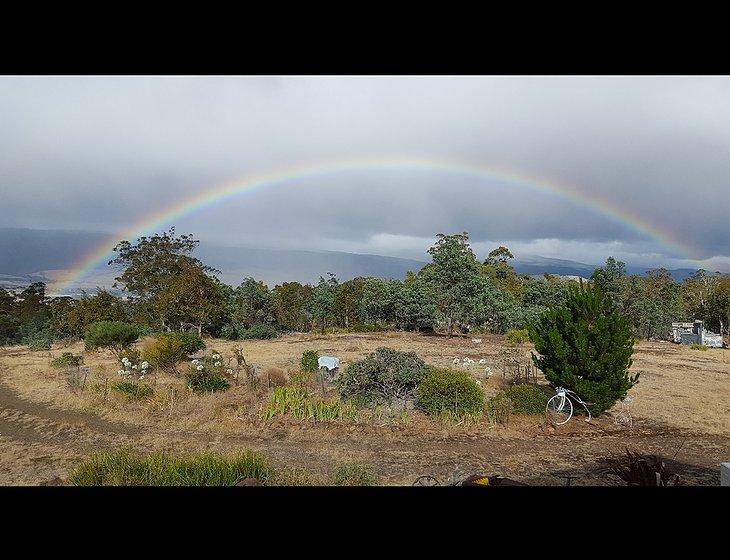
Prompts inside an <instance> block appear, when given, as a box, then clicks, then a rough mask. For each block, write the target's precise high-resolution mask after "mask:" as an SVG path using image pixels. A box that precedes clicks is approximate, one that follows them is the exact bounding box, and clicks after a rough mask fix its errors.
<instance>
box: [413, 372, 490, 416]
mask: <svg viewBox="0 0 730 560" xmlns="http://www.w3.org/2000/svg"><path fill="white" fill-rule="evenodd" d="M416 406H417V407H418V408H419V409H421V410H423V411H424V412H426V413H428V414H431V415H433V416H438V415H439V414H441V413H443V412H445V411H448V412H452V413H454V414H457V415H459V414H479V413H480V412H482V411H483V410H484V393H483V392H482V390H481V388H480V387H479V385H478V384H477V382H476V381H475V380H474V378H473V377H471V376H470V375H469V374H468V373H466V372H465V371H457V370H453V369H447V368H429V372H428V375H426V377H425V378H424V379H423V381H421V384H420V385H419V386H418V389H417V390H416Z"/></svg>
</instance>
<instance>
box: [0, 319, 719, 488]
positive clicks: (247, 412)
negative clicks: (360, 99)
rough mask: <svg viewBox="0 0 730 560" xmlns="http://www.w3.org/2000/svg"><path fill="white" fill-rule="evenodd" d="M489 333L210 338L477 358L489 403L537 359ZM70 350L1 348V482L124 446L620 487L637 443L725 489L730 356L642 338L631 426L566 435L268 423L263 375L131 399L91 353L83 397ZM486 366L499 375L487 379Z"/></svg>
mask: <svg viewBox="0 0 730 560" xmlns="http://www.w3.org/2000/svg"><path fill="white" fill-rule="evenodd" d="M482 339H483V341H482V343H481V344H475V343H473V342H472V341H471V339H470V338H453V339H448V338H445V337H440V336H426V335H419V334H414V333H367V334H340V335H323V336H319V335H316V334H306V335H287V336H283V337H281V338H278V339H274V340H267V341H243V342H230V341H223V340H207V341H206V342H207V345H208V348H209V349H215V350H217V351H218V352H220V353H221V354H222V356H223V360H224V361H227V360H229V359H232V358H233V350H234V348H237V347H242V348H243V349H244V354H245V357H246V360H247V361H248V362H249V363H252V364H255V365H256V366H257V370H258V371H259V372H264V371H266V369H267V368H271V367H276V368H279V369H281V370H283V371H284V372H292V373H293V372H296V371H297V370H298V369H299V360H300V358H301V355H302V352H304V351H305V350H316V351H318V352H319V353H320V355H325V354H331V355H335V356H338V357H340V358H341V360H342V362H343V367H346V365H347V363H349V362H352V361H353V360H356V359H359V358H361V357H363V356H364V355H365V354H366V353H368V352H370V351H373V350H375V349H376V348H377V347H380V346H388V347H391V348H396V349H399V350H408V351H415V352H416V353H417V354H418V355H419V356H420V357H422V358H423V359H424V360H425V361H426V362H427V363H430V364H435V365H442V366H451V365H452V361H453V359H454V358H464V357H469V358H472V359H474V360H475V361H476V362H477V363H475V364H474V365H473V366H471V367H470V368H469V371H470V372H472V374H473V375H474V376H475V377H477V378H478V379H479V380H480V381H481V383H482V387H483V388H484V390H485V393H486V394H487V395H488V396H489V395H492V394H495V393H497V392H498V391H499V390H500V389H501V388H504V387H505V386H506V385H507V384H508V383H509V375H507V376H503V372H502V364H503V359H504V357H505V356H511V357H515V358H517V359H520V360H521V361H522V362H523V363H527V362H528V359H529V354H530V350H531V347H530V345H522V346H518V347H514V346H509V345H508V344H507V343H506V342H505V340H504V338H503V337H499V336H484V337H482ZM143 343H144V341H143V342H142V343H140V344H143ZM64 351H72V352H74V353H77V354H78V353H82V352H83V345H82V344H81V343H78V344H75V345H72V346H69V347H65V348H62V347H56V346H54V348H53V349H52V350H51V351H50V352H31V351H29V350H28V349H27V348H26V347H22V346H16V347H4V348H0V484H3V485H9V484H16V485H17V484H29V485H36V484H63V483H65V482H66V481H67V477H68V472H69V469H70V468H72V467H73V466H74V465H75V464H77V463H78V461H79V460H80V459H81V458H83V457H85V456H86V455H88V453H90V452H92V451H95V450H99V449H107V448H113V447H116V446H119V445H130V446H132V447H134V448H137V449H139V450H140V451H151V450H155V449H169V450H174V451H176V452H181V451H189V452H193V451H201V450H205V449H211V450H218V451H224V452H229V451H235V450H238V449H241V448H251V449H255V450H259V451H262V452H264V453H265V454H266V455H267V456H269V457H270V458H271V460H272V461H273V462H274V463H275V465H278V466H282V467H296V468H302V469H307V470H308V471H309V472H311V473H312V476H313V477H314V479H315V480H317V481H320V482H321V483H326V482H327V481H328V480H329V477H330V476H331V473H332V472H333V470H334V469H335V468H336V466H337V465H338V464H340V463H342V462H345V461H351V460H357V461H362V462H364V463H367V464H369V465H371V466H372V468H373V469H374V470H375V471H376V472H377V473H378V474H379V475H380V477H381V481H382V483H384V484H410V483H411V482H412V481H413V480H414V479H415V478H416V477H417V476H419V475H422V474H431V475H434V476H437V477H439V478H440V479H444V478H446V477H448V476H449V475H450V474H452V473H453V472H455V471H457V470H458V471H460V472H463V473H465V474H469V473H471V472H474V471H480V472H486V473H487V474H501V475H503V476H508V477H511V478H515V479H517V480H521V481H524V482H526V483H529V484H552V485H556V484H557V485H559V484H563V481H562V480H561V479H560V478H559V476H558V475H559V474H560V473H562V472H570V473H574V474H576V475H578V476H579V477H580V478H579V479H578V480H577V481H576V482H577V483H582V484H592V485H593V484H594V485H611V484H618V483H619V482H618V481H617V480H616V479H614V478H613V477H611V476H610V475H606V474H605V473H603V472H601V469H600V465H599V463H598V462H597V459H599V458H600V457H605V456H608V455H610V454H611V453H621V452H622V451H623V449H624V447H625V446H630V447H631V448H633V449H636V450H639V451H642V452H645V453H656V454H660V455H661V456H663V457H665V458H667V459H672V457H674V460H672V461H671V462H670V464H671V465H672V467H673V468H675V469H676V470H677V471H679V472H680V474H681V475H682V477H683V480H684V482H685V483H686V484H704V485H708V484H709V485H712V484H719V463H720V462H721V461H727V460H728V459H730V351H728V350H721V349H711V350H708V351H706V352H701V351H697V350H693V349H690V348H688V347H684V346H678V345H674V344H670V343H661V342H650V343H648V342H642V343H639V344H638V345H637V348H636V351H635V354H634V364H633V366H632V371H640V372H641V378H640V383H639V384H638V385H637V386H636V387H635V388H634V389H632V395H633V396H634V397H635V401H634V403H633V405H632V412H633V417H634V424H633V427H626V426H624V425H620V424H617V423H615V422H614V421H613V419H612V416H611V413H610V412H609V413H607V414H604V415H602V416H601V417H599V418H597V419H595V421H594V422H592V423H591V424H588V423H586V422H583V421H581V420H580V419H573V420H571V421H570V422H569V423H568V424H567V425H565V426H560V427H558V428H553V427H552V426H549V425H548V424H547V423H546V421H545V419H544V418H543V417H541V416H538V417H535V416H529V417H528V416H516V415H513V416H512V417H511V418H510V420H509V422H508V423H507V424H506V425H499V424H498V425H490V424H489V423H488V422H487V421H486V420H484V421H481V422H479V423H462V424H456V425H455V424H446V423H441V422H438V421H436V420H433V419H431V418H428V417H426V416H425V415H423V414H421V413H419V412H417V411H413V410H410V411H408V412H407V413H403V412H401V411H398V412H397V413H395V412H392V411H390V410H388V409H387V408H378V409H376V410H369V411H361V413H359V414H358V417H357V419H356V420H353V421H333V422H327V423H317V424H314V423H312V422H311V421H306V420H297V419H295V418H290V417H282V416H277V417H275V418H273V419H271V420H264V419H263V418H262V414H261V413H262V411H263V409H264V407H265V406H266V403H267V402H268V393H269V388H268V386H267V384H266V379H265V376H262V377H263V379H262V381H263V382H262V383H261V384H260V386H259V387H256V388H251V387H250V386H249V385H248V383H247V382H246V381H245V380H243V379H240V380H239V384H238V385H234V386H233V387H232V388H231V389H229V390H228V391H225V392H223V393H215V394H212V395H211V394H203V395H200V394H191V393H190V392H189V391H188V390H187V389H186V388H185V384H184V380H183V379H181V378H176V377H174V376H170V375H162V374H160V375H153V376H151V378H150V380H149V381H150V383H151V384H152V385H153V387H154V394H153V395H152V397H150V398H148V399H144V400H141V401H129V400H128V399H127V398H125V397H124V396H123V395H119V394H117V393H114V392H109V391H108V390H107V389H108V386H109V384H110V383H113V382H115V381H117V380H118V379H117V377H118V376H117V370H118V366H117V365H116V364H115V361H114V358H113V357H112V355H111V354H109V353H105V352H99V353H88V354H85V356H84V359H85V364H86V365H87V366H89V367H90V368H91V374H90V376H89V378H88V379H87V382H86V385H85V388H84V389H83V390H73V389H72V388H71V387H70V386H69V384H68V383H67V381H66V378H65V374H64V370H63V369H55V368H53V367H51V366H50V360H51V358H52V357H57V356H59V355H60V354H61V353H62V352H64ZM480 359H485V360H487V365H489V366H490V367H491V370H492V372H493V373H492V375H491V377H489V378H488V379H487V378H485V377H484V366H479V365H478V362H479V360H480ZM538 382H544V381H543V380H541V379H538ZM328 394H331V395H332V394H335V391H334V389H332V388H330V389H329V393H328ZM675 454H676V457H675Z"/></svg>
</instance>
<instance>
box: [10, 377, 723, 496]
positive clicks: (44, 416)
mask: <svg viewBox="0 0 730 560" xmlns="http://www.w3.org/2000/svg"><path fill="white" fill-rule="evenodd" d="M333 428H334V429H333ZM148 436H150V437H148ZM151 436H152V434H151V433H148V432H147V431H146V430H145V429H144V428H142V427H139V426H132V425H129V424H123V423H120V422H111V421H108V420H105V419H103V418H101V417H99V416H96V415H94V414H85V413H80V412H73V411H65V410H58V409H54V408H51V407H47V406H45V405H43V404H40V403H37V402H32V401H29V400H26V399H23V398H21V397H20V396H18V395H17V394H16V393H15V392H14V391H13V390H12V389H10V388H8V387H7V386H5V385H3V384H2V383H0V446H2V447H3V448H6V449H5V450H4V451H6V452H7V453H8V454H9V456H6V454H5V452H4V453H3V454H2V455H0V457H4V459H5V460H4V461H0V464H2V468H0V483H3V484H18V483H21V484H39V483H41V484H43V483H46V484H47V483H62V482H63V481H64V480H65V478H66V476H67V470H68V468H69V467H70V466H71V465H73V463H74V462H75V461H78V460H79V459H80V458H81V457H82V456H84V455H85V454H87V453H89V452H91V451H94V450H97V449H102V448H110V447H114V446H116V445H120V444H133V445H134V446H135V447H137V448H139V449H141V450H144V451H149V450H151V449H153V448H155V447H158V446H159V442H161V441H164V447H166V448H168V449H185V450H189V451H192V450H201V449H216V450H220V451H232V450H234V449H240V448H242V447H247V448H252V449H256V450H259V451H263V452H265V453H266V454H267V455H268V456H269V457H271V459H272V460H273V461H274V462H275V463H278V464H285V465H290V466H297V467H306V468H308V469H309V470H311V471H313V472H315V473H319V474H320V475H322V476H326V475H327V473H331V472H332V470H333V469H334V467H335V466H336V464H337V463H339V462H341V461H344V460H353V459H356V460H362V461H366V462H368V463H370V464H372V465H374V467H375V469H376V470H377V471H378V472H379V474H380V475H381V476H382V479H383V481H384V482H385V483H390V484H409V483H410V482H411V481H412V480H413V479H414V478H415V477H416V476H418V475H420V474H433V475H435V476H437V477H439V478H441V479H445V478H447V477H448V475H449V474H451V473H453V472H454V471H455V470H457V469H458V470H460V471H462V472H464V473H468V472H474V471H476V470H480V471H483V472H488V473H499V474H502V475H504V476H509V477H513V478H516V479H518V480H523V481H525V482H528V483H532V484H562V481H561V479H560V478H559V476H558V475H559V474H560V473H561V472H563V471H570V472H571V473H573V474H576V475H578V476H580V477H581V478H580V479H579V482H580V483H583V484H600V485H605V484H615V483H616V481H615V480H612V479H611V478H610V477H607V476H606V475H604V474H602V473H601V472H600V468H599V465H598V463H597V462H596V460H597V459H598V458H599V457H601V456H606V455H607V454H608V453H610V452H615V453H620V452H621V451H622V450H623V447H625V446H627V445H628V446H631V447H635V448H638V449H641V450H643V451H645V452H655V453H661V454H662V455H664V456H667V455H669V456H671V454H672V453H669V451H671V450H674V451H676V450H677V449H680V447H681V450H680V453H679V454H678V455H677V461H676V462H675V463H674V464H673V466H674V467H675V468H677V469H679V470H680V472H681V473H682V475H683V477H684V479H685V481H686V483H689V484H710V485H714V484H717V483H718V477H719V475H718V472H719V471H718V470H717V468H716V466H715V465H716V464H717V463H718V462H719V460H720V459H721V458H722V457H725V456H727V453H728V450H730V442H729V441H728V439H729V438H726V437H722V436H706V435H701V434H690V433H687V432H682V431H680V430H676V429H661V428H651V429H647V428H635V429H632V430H626V431H622V432H620V433H610V432H607V431H606V430H603V429H602V428H601V426H600V424H599V425H597V426H593V427H591V426H586V427H585V428H581V429H577V431H575V432H573V433H565V434H558V433H546V434H539V435H532V436H529V435H524V434H523V435H520V434H512V435H510V436H505V435H497V434H495V435H494V436H489V435H488V436H484V435H467V434H458V433H457V434H454V433H441V432H439V431H437V430H436V431H434V432H432V433H428V434H408V433H407V432H403V431H402V430H399V429H397V428H393V427H383V428H377V427H371V426H368V427H359V426H339V427H334V426H324V425H321V426H311V425H308V426H305V427H304V428H300V427H298V426H283V427H282V426H279V427H276V426H273V427H272V428H271V429H269V430H267V432H266V433H261V434H260V435H240V434H232V435H225V434H213V433H206V432H197V431H189V430H187V431H179V430H173V429H163V430H162V433H160V431H159V430H157V429H156V430H155V433H154V437H151ZM3 442H4V443H3ZM683 457H695V458H696V457H701V458H702V459H701V461H700V462H699V463H697V462H694V463H683V462H682V458H683ZM17 470H22V471H23V472H22V473H21V474H18V472H16V471H17ZM3 473H5V475H3Z"/></svg>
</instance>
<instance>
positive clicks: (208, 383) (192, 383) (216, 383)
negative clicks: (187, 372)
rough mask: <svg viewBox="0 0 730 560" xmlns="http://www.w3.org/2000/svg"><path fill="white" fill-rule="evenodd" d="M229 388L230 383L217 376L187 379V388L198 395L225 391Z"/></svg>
mask: <svg viewBox="0 0 730 560" xmlns="http://www.w3.org/2000/svg"><path fill="white" fill-rule="evenodd" d="M230 386H231V382H230V381H228V379H226V378H225V377H223V376H222V375H217V374H214V375H209V376H206V377H200V378H197V377H195V376H193V377H192V378H189V379H188V387H190V388H191V389H192V390H193V391H198V392H199V393H213V392H215V391H225V390H226V389H228V388H229V387H230Z"/></svg>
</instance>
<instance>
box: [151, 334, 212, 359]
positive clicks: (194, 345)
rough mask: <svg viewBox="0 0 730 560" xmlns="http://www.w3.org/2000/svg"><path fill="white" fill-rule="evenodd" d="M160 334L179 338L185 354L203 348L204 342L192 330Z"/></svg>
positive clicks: (187, 354) (173, 338) (174, 338)
mask: <svg viewBox="0 0 730 560" xmlns="http://www.w3.org/2000/svg"><path fill="white" fill-rule="evenodd" d="M161 336H164V337H167V338H170V339H172V340H179V341H180V342H181V343H182V349H183V351H184V352H185V355H186V356H189V355H190V354H195V353H196V352H199V351H201V350H205V342H204V341H203V339H202V338H200V337H199V336H198V335H197V334H195V333H192V332H171V333H165V334H163V335H161Z"/></svg>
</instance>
